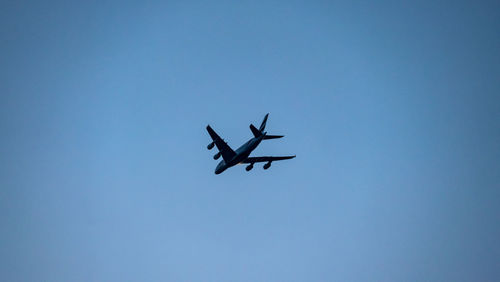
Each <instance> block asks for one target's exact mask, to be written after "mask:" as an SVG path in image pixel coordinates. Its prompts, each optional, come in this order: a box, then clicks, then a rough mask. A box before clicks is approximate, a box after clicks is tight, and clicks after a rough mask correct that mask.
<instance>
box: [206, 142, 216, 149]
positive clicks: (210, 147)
mask: <svg viewBox="0 0 500 282" xmlns="http://www.w3.org/2000/svg"><path fill="white" fill-rule="evenodd" d="M214 145H215V144H214V142H212V143H210V144H208V146H207V149H209V150H212V148H213V147H214Z"/></svg>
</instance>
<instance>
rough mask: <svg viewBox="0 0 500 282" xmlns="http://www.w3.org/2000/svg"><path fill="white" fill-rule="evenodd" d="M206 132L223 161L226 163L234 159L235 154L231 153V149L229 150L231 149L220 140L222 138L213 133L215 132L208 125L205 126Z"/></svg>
mask: <svg viewBox="0 0 500 282" xmlns="http://www.w3.org/2000/svg"><path fill="white" fill-rule="evenodd" d="M207 131H208V134H210V137H212V140H213V141H214V143H215V146H217V149H219V152H220V154H221V155H222V158H223V159H224V161H225V162H226V163H227V162H229V161H230V160H231V159H232V158H234V156H235V155H236V153H235V152H234V151H233V149H231V147H229V145H227V143H226V142H224V140H222V138H220V136H219V135H218V134H217V133H215V131H214V130H213V129H212V128H211V127H210V125H207Z"/></svg>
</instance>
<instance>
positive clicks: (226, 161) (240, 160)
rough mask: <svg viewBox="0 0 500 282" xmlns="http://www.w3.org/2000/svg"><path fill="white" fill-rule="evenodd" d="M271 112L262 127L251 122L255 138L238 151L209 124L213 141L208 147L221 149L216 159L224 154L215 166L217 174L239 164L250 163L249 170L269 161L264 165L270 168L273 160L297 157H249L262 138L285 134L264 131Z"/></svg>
mask: <svg viewBox="0 0 500 282" xmlns="http://www.w3.org/2000/svg"><path fill="white" fill-rule="evenodd" d="M268 116H269V114H266V116H265V117H264V120H263V121H262V124H261V125H260V128H259V129H257V128H255V126H254V125H253V124H250V130H251V131H252V133H253V135H254V138H252V139H250V140H248V142H246V143H245V144H243V145H241V147H239V148H238V149H237V150H236V151H233V149H231V147H229V145H227V143H226V142H224V140H223V139H221V138H220V136H219V135H217V133H215V131H214V130H213V129H212V128H211V127H210V125H207V131H208V134H210V137H212V140H213V142H212V143H210V144H208V146H207V149H209V150H211V149H212V148H213V147H214V144H215V146H217V149H219V152H218V153H217V154H215V155H214V160H216V159H218V158H220V156H222V161H220V163H219V164H218V165H217V167H216V168H215V174H220V173H222V172H223V171H224V170H226V169H228V168H230V167H232V166H234V165H237V164H249V165H248V166H247V167H246V170H247V171H249V170H251V169H252V168H253V164H254V163H259V162H267V163H266V164H265V165H264V169H268V168H269V167H270V166H271V162H273V161H281V160H288V159H292V158H295V156H282V157H249V156H250V153H251V152H252V151H253V150H254V149H255V148H257V146H258V145H259V144H260V142H261V141H262V140H267V139H276V138H281V137H283V135H267V132H264V129H265V128H266V121H267V117H268Z"/></svg>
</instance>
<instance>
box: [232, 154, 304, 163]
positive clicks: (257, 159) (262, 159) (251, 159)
mask: <svg viewBox="0 0 500 282" xmlns="http://www.w3.org/2000/svg"><path fill="white" fill-rule="evenodd" d="M293 158H295V156H282V157H248V158H246V160H244V161H242V162H241V163H244V164H253V163H261V162H274V161H282V160H288V159H293Z"/></svg>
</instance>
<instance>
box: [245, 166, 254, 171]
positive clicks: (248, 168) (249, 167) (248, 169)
mask: <svg viewBox="0 0 500 282" xmlns="http://www.w3.org/2000/svg"><path fill="white" fill-rule="evenodd" d="M252 168H253V164H249V165H247V167H245V169H246V170H247V171H250V170H252Z"/></svg>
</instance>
